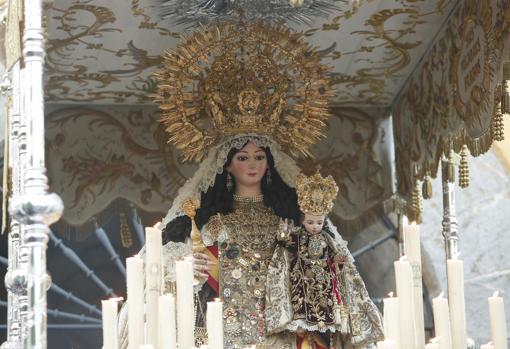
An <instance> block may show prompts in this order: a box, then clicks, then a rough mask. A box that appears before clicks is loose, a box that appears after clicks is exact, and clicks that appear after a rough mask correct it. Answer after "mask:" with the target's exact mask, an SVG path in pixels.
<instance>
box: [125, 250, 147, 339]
mask: <svg viewBox="0 0 510 349" xmlns="http://www.w3.org/2000/svg"><path fill="white" fill-rule="evenodd" d="M126 269H127V303H128V304H127V307H128V342H129V349H138V348H139V347H140V345H142V344H143V342H144V298H143V284H144V282H143V260H142V259H141V258H140V257H138V256H135V257H130V258H127V259H126Z"/></svg>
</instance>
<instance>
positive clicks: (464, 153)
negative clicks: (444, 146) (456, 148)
mask: <svg viewBox="0 0 510 349" xmlns="http://www.w3.org/2000/svg"><path fill="white" fill-rule="evenodd" d="M468 155H469V150H468V147H467V145H463V146H462V150H461V152H460V165H459V186H460V187H461V188H467V187H468V186H469V163H468Z"/></svg>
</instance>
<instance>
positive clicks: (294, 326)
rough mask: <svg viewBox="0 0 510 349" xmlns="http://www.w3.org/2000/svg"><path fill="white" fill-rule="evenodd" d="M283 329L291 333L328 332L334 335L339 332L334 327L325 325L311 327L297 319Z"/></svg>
mask: <svg viewBox="0 0 510 349" xmlns="http://www.w3.org/2000/svg"><path fill="white" fill-rule="evenodd" d="M285 329H287V330H288V331H292V332H298V331H317V332H322V333H325V332H327V331H330V332H332V333H335V332H337V331H339V330H338V329H337V328H336V326H335V325H325V326H321V327H319V325H312V324H309V323H307V322H306V321H305V320H301V319H297V320H292V322H291V323H289V324H288V325H287V326H285Z"/></svg>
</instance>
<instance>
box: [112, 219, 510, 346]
mask: <svg viewBox="0 0 510 349" xmlns="http://www.w3.org/2000/svg"><path fill="white" fill-rule="evenodd" d="M145 233H146V245H145V252H146V256H145V263H144V261H143V259H142V258H140V257H138V256H134V257H130V258H127V260H126V267H127V295H128V300H129V301H128V304H127V308H128V310H127V311H128V341H129V347H128V349H150V348H152V349H175V348H177V347H178V348H179V349H192V348H194V345H195V342H194V336H193V335H192V334H193V333H194V325H195V312H194V296H193V295H194V293H193V275H194V274H193V263H192V259H191V257H189V258H188V259H186V260H184V261H178V262H176V268H175V270H176V297H174V296H173V295H172V294H164V284H163V278H162V275H163V270H162V240H161V231H160V230H159V229H156V228H146V230H145ZM404 240H405V256H404V257H402V258H401V259H400V260H398V261H396V262H395V264H394V266H395V280H396V288H397V297H392V295H390V297H389V298H385V299H384V332H385V333H384V334H385V340H384V341H381V342H378V343H377V346H378V349H423V348H425V349H465V348H466V317H465V304H464V272H463V263H462V261H461V260H458V259H449V260H447V274H448V299H446V298H444V297H443V295H442V294H441V295H439V297H437V298H434V299H433V300H432V303H433V314H434V327H435V334H436V338H434V339H432V340H431V341H430V343H428V344H425V329H424V315H423V302H422V293H423V290H422V274H421V251H420V231H419V226H417V225H415V224H411V225H406V226H404ZM144 270H145V285H146V288H145V294H144ZM119 300H120V299H119V298H112V299H109V300H104V301H102V308H103V343H104V346H103V349H118V348H119V343H118V328H117V315H118V302H119ZM488 302H489V314H490V323H491V339H492V342H491V343H488V344H485V345H482V346H481V348H480V349H508V347H507V328H506V318H505V310H504V304H503V299H502V298H501V297H499V296H498V294H497V293H495V294H494V295H493V296H492V297H490V298H489V299H488ZM206 325H207V332H208V344H209V345H208V348H210V349H223V305H222V302H221V301H220V300H219V299H216V300H215V301H214V302H208V303H207V322H206Z"/></svg>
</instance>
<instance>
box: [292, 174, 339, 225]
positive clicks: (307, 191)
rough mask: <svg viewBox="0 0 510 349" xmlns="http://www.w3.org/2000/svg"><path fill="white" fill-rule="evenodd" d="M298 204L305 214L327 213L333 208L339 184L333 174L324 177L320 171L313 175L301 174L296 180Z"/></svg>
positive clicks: (318, 214)
mask: <svg viewBox="0 0 510 349" xmlns="http://www.w3.org/2000/svg"><path fill="white" fill-rule="evenodd" d="M296 191H297V195H298V204H299V208H300V209H301V211H302V212H303V213H305V214H312V215H317V216H320V215H325V214H328V213H329V212H331V210H332V209H333V200H335V198H336V195H337V194H338V186H337V185H336V183H335V180H334V179H333V177H331V176H327V177H326V178H324V177H322V176H321V174H320V173H319V171H317V173H315V174H314V175H313V176H309V177H307V176H305V175H304V174H300V175H299V176H298V178H297V181H296Z"/></svg>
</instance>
